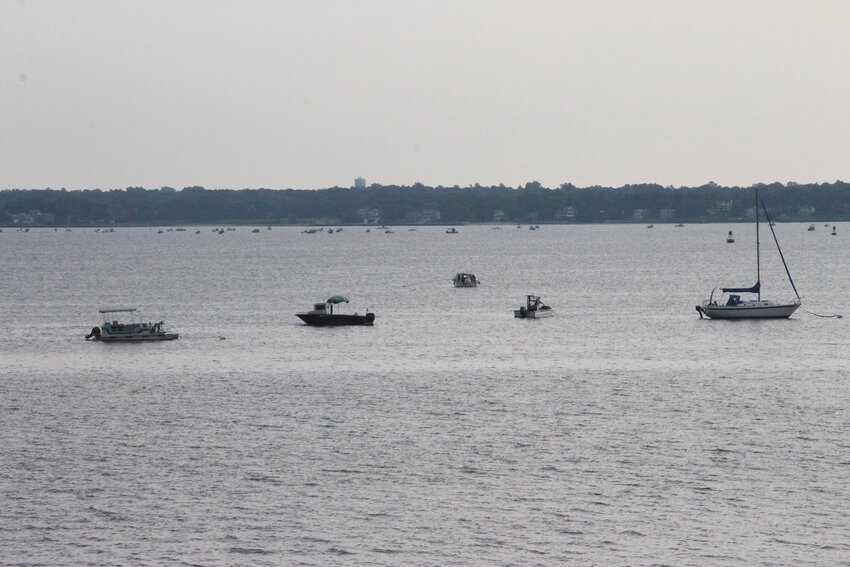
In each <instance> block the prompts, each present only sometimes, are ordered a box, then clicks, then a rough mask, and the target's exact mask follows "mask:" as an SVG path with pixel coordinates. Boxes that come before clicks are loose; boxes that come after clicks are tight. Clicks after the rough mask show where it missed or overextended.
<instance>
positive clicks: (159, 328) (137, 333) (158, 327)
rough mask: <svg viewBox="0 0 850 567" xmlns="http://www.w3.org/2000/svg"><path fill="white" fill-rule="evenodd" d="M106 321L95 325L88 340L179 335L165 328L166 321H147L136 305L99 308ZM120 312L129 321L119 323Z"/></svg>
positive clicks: (155, 338)
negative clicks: (144, 320)
mask: <svg viewBox="0 0 850 567" xmlns="http://www.w3.org/2000/svg"><path fill="white" fill-rule="evenodd" d="M98 313H100V314H101V315H103V316H104V317H105V319H106V321H105V322H104V323H103V324H102V325H101V326H100V327H94V328H93V329H92V330H91V332H90V333H89V334H88V335H86V340H90V339H94V340H96V341H104V342H142V341H173V340H175V339H176V338H177V337H178V336H179V335H178V334H177V333H171V332H168V331H166V330H165V328H164V326H165V322H164V321H160V322H159V323H145V322H143V321H142V320H141V314H140V313H139V311H138V309H136V308H135V307H108V308H104V309H99V310H98ZM119 313H121V314H125V313H126V314H128V315H126V317H127V319H128V320H127V321H126V322H125V323H119V321H118V318H119V315H118V314H119Z"/></svg>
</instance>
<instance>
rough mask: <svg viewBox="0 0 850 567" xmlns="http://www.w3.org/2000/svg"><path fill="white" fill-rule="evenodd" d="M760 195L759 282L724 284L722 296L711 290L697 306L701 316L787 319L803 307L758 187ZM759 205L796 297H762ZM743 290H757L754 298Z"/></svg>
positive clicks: (757, 223)
mask: <svg viewBox="0 0 850 567" xmlns="http://www.w3.org/2000/svg"><path fill="white" fill-rule="evenodd" d="M755 195H756V283H755V285H754V286H752V287H724V288H721V291H722V295H721V296H720V298H719V299H717V300H715V299H714V292H715V291H716V289H715V290H712V291H711V295H709V298H708V299H706V300H705V301H703V303H702V305H697V306H696V310H697V312H698V313H699V316H700V319H702V317H703V315H705V316H706V317H708V318H709V319H787V318H788V317H790V316H791V314H792V313H794V311H796V310H797V308H798V307H800V305H801V303H802V300H801V298H800V294H799V293H798V292H797V286H795V285H794V280H793V279H792V278H791V271H790V270H789V269H788V264H787V263H786V262H785V256H784V255H783V254H782V248H780V247H779V239H778V238H777V237H776V232H775V231H774V230H773V225H772V224H771V223H770V215H769V214H768V212H767V207H765V205H764V201H760V200H759V198H758V189H756V190H755ZM759 205H761V208H762V210H763V211H764V215H765V217H766V218H767V221H768V226H769V227H770V232H771V234H772V235H773V240H774V242H775V243H776V249H777V250H778V251H779V257H780V258H781V259H782V265H783V266H785V273H786V274H787V275H788V281H789V282H790V283H791V287H792V288H793V290H794V294H795V295H796V296H797V298H796V299H794V300H791V301H786V302H779V301H770V300H767V299H762V297H761V252H760V249H761V245H760V240H759ZM742 293H748V294H753V295H755V296H756V297H755V298H754V299H741V294H742Z"/></svg>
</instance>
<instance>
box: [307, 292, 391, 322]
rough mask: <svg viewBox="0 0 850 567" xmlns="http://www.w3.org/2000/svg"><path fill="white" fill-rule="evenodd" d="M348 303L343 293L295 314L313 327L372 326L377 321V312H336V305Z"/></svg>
mask: <svg viewBox="0 0 850 567" xmlns="http://www.w3.org/2000/svg"><path fill="white" fill-rule="evenodd" d="M340 303H348V298H347V297H345V296H342V295H334V296H332V297H329V298H328V299H326V300H325V301H324V302H323V303H314V304H313V310H312V311H308V312H306V313H296V314H295V315H296V316H297V317H298V318H299V319H301V320H302V321H304V322H305V323H306V324H308V325H311V326H313V327H339V326H346V325H365V326H372V325H373V324H374V322H375V314H374V313H369V310H368V309H367V310H366V313H365V314H364V315H360V314H358V313H354V314H351V315H349V314H346V313H334V305H339V304H340Z"/></svg>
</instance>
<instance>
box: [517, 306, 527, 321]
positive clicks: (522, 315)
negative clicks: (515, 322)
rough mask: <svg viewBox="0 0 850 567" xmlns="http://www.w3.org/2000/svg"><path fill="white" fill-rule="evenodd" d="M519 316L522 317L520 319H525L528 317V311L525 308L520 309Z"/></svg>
mask: <svg viewBox="0 0 850 567" xmlns="http://www.w3.org/2000/svg"><path fill="white" fill-rule="evenodd" d="M519 315H520V317H522V318H523V319H525V318H526V316H527V315H528V309H526V308H525V307H520V308H519Z"/></svg>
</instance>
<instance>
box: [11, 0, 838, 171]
mask: <svg viewBox="0 0 850 567" xmlns="http://www.w3.org/2000/svg"><path fill="white" fill-rule="evenodd" d="M848 25H850V2H847V1H843V0H841V1H834V2H827V1H822V2H818V1H798V2H783V1H777V0H771V1H743V0H735V1H714V0H712V1H691V2H688V1H683V0H673V1H657V2H638V1H622V2H615V1H586V2H569V1H555V2H542V1H541V2H497V1H493V0H480V1H478V0H469V1H462V0H452V1H444V2H441V1H435V0H431V1H421V2H420V1H401V0H389V1H386V2H384V1H362V2H356V1H351V0H349V1H340V2H321V1H318V2H317V1H313V0H310V1H298V2H295V1H293V2H280V1H268V2H261V1H254V2H251V1H243V2H236V1H233V2H217V1H210V0H202V1H201V0H199V1H179V0H176V1H174V0H168V1H150V0H145V1H138V2H136V1H118V0H106V1H100V2H97V1H87V0H74V1H65V2H49V1H39V2H35V1H17V0H3V1H2V2H0V188H10V187H26V188H36V187H47V186H50V187H54V188H58V187H63V186H64V187H68V188H83V187H89V188H94V187H101V188H109V187H126V186H130V185H143V186H145V187H159V186H163V185H169V186H173V187H183V186H186V185H204V186H206V187H228V188H243V187H273V188H284V187H304V188H318V187H328V186H333V185H341V186H348V185H351V184H352V182H353V178H354V177H355V176H358V175H362V176H364V177H366V178H367V180H368V181H369V182H370V183H371V182H377V183H385V184H389V183H399V184H410V183H414V182H417V181H420V182H423V183H426V184H433V185H437V184H443V185H454V184H458V185H467V184H470V183H481V184H488V185H489V184H498V183H505V184H507V185H517V184H519V183H525V182H526V181H530V180H538V181H540V182H542V183H544V184H546V185H550V186H555V185H558V184H560V183H562V182H567V181H569V182H572V183H575V184H577V185H581V186H584V185H591V184H601V185H620V184H624V183H638V182H658V183H662V184H665V185H666V184H673V185H696V184H702V183H704V182H706V181H709V180H713V181H716V182H718V183H721V184H743V185H749V184H751V183H754V182H757V181H775V180H778V181H799V182H809V181H834V180H836V179H844V180H850V33H848V31H847V29H848Z"/></svg>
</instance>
